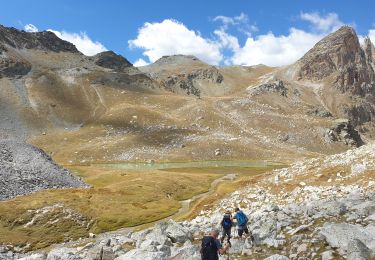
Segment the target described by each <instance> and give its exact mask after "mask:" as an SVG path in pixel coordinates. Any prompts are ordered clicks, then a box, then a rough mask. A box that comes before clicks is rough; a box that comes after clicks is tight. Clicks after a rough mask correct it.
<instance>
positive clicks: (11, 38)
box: [0, 25, 79, 53]
mask: <svg viewBox="0 0 375 260" xmlns="http://www.w3.org/2000/svg"><path fill="white" fill-rule="evenodd" d="M0 44H2V45H8V46H10V47H13V48H16V49H39V50H45V51H53V52H60V51H63V52H74V53H79V51H78V50H77V48H76V47H75V46H74V44H72V43H70V42H67V41H64V40H62V39H60V38H59V37H57V36H56V35H55V34H54V33H53V32H50V31H43V32H33V33H29V32H25V31H20V30H17V29H16V28H8V27H4V26H2V25H0Z"/></svg>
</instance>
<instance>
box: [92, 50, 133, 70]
mask: <svg viewBox="0 0 375 260" xmlns="http://www.w3.org/2000/svg"><path fill="white" fill-rule="evenodd" d="M93 59H94V61H95V64H96V65H98V66H101V67H104V68H108V69H113V70H115V71H123V70H124V69H125V68H128V67H132V66H133V65H132V64H131V63H130V62H129V61H128V60H127V59H125V58H124V57H123V56H121V55H118V54H116V53H114V52H113V51H105V52H101V53H98V54H96V55H95V56H94V57H93Z"/></svg>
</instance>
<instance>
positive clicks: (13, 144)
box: [0, 140, 88, 200]
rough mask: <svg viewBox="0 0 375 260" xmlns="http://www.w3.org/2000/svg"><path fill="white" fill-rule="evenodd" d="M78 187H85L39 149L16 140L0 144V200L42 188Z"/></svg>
mask: <svg viewBox="0 0 375 260" xmlns="http://www.w3.org/2000/svg"><path fill="white" fill-rule="evenodd" d="M78 187H88V185H86V184H85V183H84V182H83V181H82V180H80V179H79V178H77V177H75V176H74V175H73V174H72V173H70V172H69V171H68V170H65V169H63V168H61V167H60V166H58V165H57V164H55V163H54V162H53V161H52V159H51V157H49V156H48V155H47V154H45V153H44V152H43V151H42V150H40V149H38V148H36V147H34V146H32V145H29V144H26V143H21V142H17V141H12V140H3V141H0V200H6V199H10V198H13V197H16V196H19V195H26V194H30V193H32V192H36V191H40V190H44V189H61V188H78Z"/></svg>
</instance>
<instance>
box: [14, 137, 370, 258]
mask: <svg viewBox="0 0 375 260" xmlns="http://www.w3.org/2000/svg"><path fill="white" fill-rule="evenodd" d="M374 173H375V144H372V143H370V144H367V145H364V146H362V147H360V148H357V149H353V150H348V151H347V152H344V153H341V154H336V155H331V156H321V157H318V158H314V159H306V160H302V161H299V162H296V163H294V164H292V165H291V166H290V167H287V168H282V169H276V170H273V171H271V172H268V173H266V174H261V175H256V176H252V177H249V176H248V177H246V176H245V177H243V178H239V179H237V180H235V181H233V182H229V183H222V184H220V185H219V186H218V187H217V190H216V191H215V192H213V193H211V194H209V195H208V196H206V197H204V198H202V199H200V200H198V201H197V202H196V203H195V204H194V206H193V207H192V211H191V212H190V213H191V214H188V215H187V216H184V217H183V218H182V219H181V220H180V221H179V222H175V221H173V220H168V221H163V222H160V223H158V224H156V225H155V226H153V227H150V228H147V229H145V230H141V231H132V232H130V233H129V230H124V232H123V233H121V231H120V232H113V233H108V234H105V235H100V236H98V237H96V238H91V239H90V240H87V239H86V240H81V241H78V242H76V243H73V244H72V243H68V244H65V245H64V244H61V245H59V246H56V247H54V248H52V250H51V251H49V252H48V253H43V252H41V253H37V254H36V253H34V257H40V259H45V258H47V257H48V258H47V259H59V257H60V258H62V259H96V258H97V257H100V256H102V257H103V259H115V258H116V259H200V257H199V242H200V239H201V238H202V236H203V235H204V234H207V232H208V231H209V230H210V229H212V228H213V227H217V225H218V223H219V222H220V220H221V217H222V214H223V212H224V211H225V210H227V209H229V210H232V211H233V209H234V207H237V206H240V207H241V208H243V209H244V212H245V213H246V214H248V215H249V217H250V224H249V229H250V231H251V233H252V234H253V236H254V241H253V242H252V241H251V240H250V239H249V238H246V239H244V240H239V239H238V238H237V237H236V236H235V237H234V238H233V239H232V248H231V249H230V251H229V255H230V257H234V258H236V259H266V258H267V257H268V258H267V259H269V260H271V259H279V260H280V259H281V260H287V259H372V258H371V257H374V252H375V217H374V214H375V193H374V190H375V174H374ZM20 256H21V255H20ZM30 257H31V256H30ZM226 257H227V256H226ZM25 259H34V258H25Z"/></svg>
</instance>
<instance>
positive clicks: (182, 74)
mask: <svg viewBox="0 0 375 260" xmlns="http://www.w3.org/2000/svg"><path fill="white" fill-rule="evenodd" d="M168 69H171V70H172V71H173V72H172V73H168V74H165V72H166V71H167V70H168ZM141 70H142V71H144V72H146V73H149V75H150V76H151V78H153V79H155V80H157V81H158V82H159V83H160V84H161V85H162V86H163V87H164V88H165V89H166V90H168V91H171V92H182V93H185V94H187V95H194V96H198V97H200V96H201V88H202V86H203V85H210V84H215V85H217V84H218V85H220V84H221V83H222V82H223V80H224V76H223V75H222V74H221V73H220V71H219V70H218V69H217V68H216V67H215V66H210V65H208V64H205V63H203V62H202V61H200V60H199V59H198V58H196V57H195V56H191V55H172V56H163V57H161V58H160V59H159V60H157V61H156V62H155V63H154V64H151V65H149V66H145V67H142V68H141Z"/></svg>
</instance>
